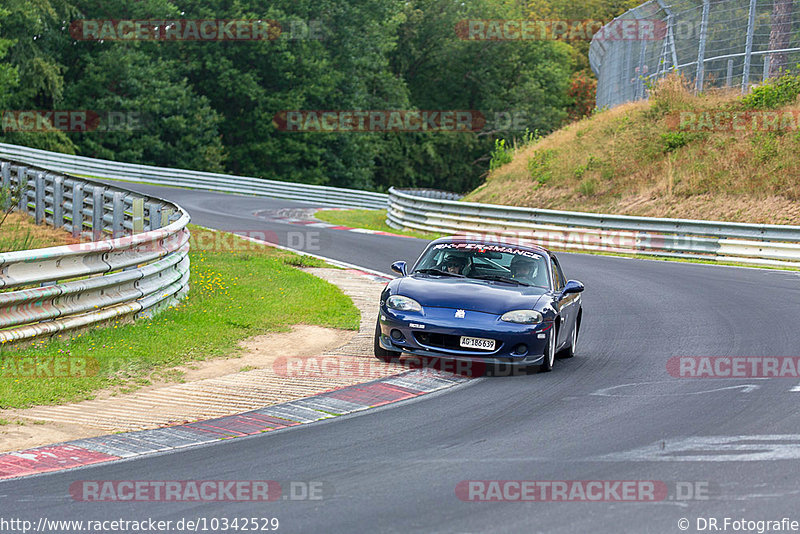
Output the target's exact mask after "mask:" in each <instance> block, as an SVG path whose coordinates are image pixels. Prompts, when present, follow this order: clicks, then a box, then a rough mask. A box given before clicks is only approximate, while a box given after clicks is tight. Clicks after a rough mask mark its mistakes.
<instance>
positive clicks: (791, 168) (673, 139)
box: [465, 76, 800, 224]
mask: <svg viewBox="0 0 800 534" xmlns="http://www.w3.org/2000/svg"><path fill="white" fill-rule="evenodd" d="M798 92H800V77H797V76H784V77H783V78H781V79H779V80H776V81H772V82H770V83H769V84H766V85H762V86H760V87H758V88H756V89H754V90H753V91H752V92H751V93H750V94H749V95H748V96H746V97H741V96H740V95H739V94H738V91H727V92H714V93H706V94H701V95H698V96H693V95H692V94H691V93H690V92H689V91H688V90H687V89H686V88H685V87H684V85H683V83H682V81H681V79H680V78H678V77H671V78H668V79H667V80H664V81H663V82H661V83H660V84H659V85H658V86H656V87H654V88H653V89H652V91H651V98H650V100H649V101H647V102H636V103H629V104H626V105H622V106H619V107H617V108H614V109H611V110H607V111H603V112H600V113H596V114H595V115H593V116H592V117H589V118H587V119H584V120H581V121H579V122H576V123H573V124H571V125H569V126H567V127H565V128H563V129H561V130H558V131H556V132H554V133H553V134H551V135H549V136H547V137H545V138H541V139H536V140H533V141H532V142H529V143H527V144H523V145H521V146H517V148H516V149H513V150H512V153H511V154H502V149H501V151H500V152H501V153H497V152H496V153H495V159H499V160H502V158H503V156H504V155H505V156H506V158H507V159H510V162H509V163H507V164H505V165H502V166H500V167H499V168H496V169H494V170H493V171H492V172H491V173H490V175H489V176H488V179H487V181H486V182H485V183H484V184H483V185H481V186H480V187H478V188H477V189H476V190H474V191H473V192H472V193H470V194H469V195H468V196H467V197H466V198H465V200H469V201H475V202H486V203H493V204H507V205H514V206H530V207H536V208H550V209H565V210H573V211H591V212H606V213H618V214H628V215H640V216H655V217H679V218H695V219H712V220H725V221H741V222H759V223H775V224H800V205H798V202H797V201H798V199H800V165H798V163H800V131H799V130H798V129H797V126H798V123H799V122H800V101H798ZM775 112H778V113H777V115H775ZM704 113H705V115H704ZM725 113H730V115H728V116H726V115H724V114H725ZM726 117H737V118H738V120H739V122H738V123H737V125H738V126H742V125H744V127H741V128H738V129H734V128H732V127H731V126H732V125H733V124H734V123H733V120H732V119H729V120H728V121H727V122H726ZM774 117H778V119H779V120H778V121H777V122H776V123H775V124H770V120H771V119H772V118H774ZM708 118H711V119H717V120H719V119H721V121H722V122H721V123H720V124H721V126H714V125H713V124H708V125H707V124H703V123H702V121H703V120H704V119H708ZM754 120H755V121H756V123H757V126H756V127H753V121H754ZM692 121H696V122H694V123H692ZM764 121H767V122H766V124H765V123H764ZM691 124H694V126H692V125H691ZM709 126H710V127H709ZM509 156H510V157H509Z"/></svg>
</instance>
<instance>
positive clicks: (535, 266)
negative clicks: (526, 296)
mask: <svg viewBox="0 0 800 534" xmlns="http://www.w3.org/2000/svg"><path fill="white" fill-rule="evenodd" d="M538 272H539V263H538V262H537V261H535V260H533V259H531V258H527V257H525V256H514V259H512V260H511V276H512V277H513V278H516V279H519V280H522V281H524V282H527V283H533V282H534V279H535V278H536V275H537V274H538Z"/></svg>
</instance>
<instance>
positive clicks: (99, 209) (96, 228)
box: [92, 186, 105, 241]
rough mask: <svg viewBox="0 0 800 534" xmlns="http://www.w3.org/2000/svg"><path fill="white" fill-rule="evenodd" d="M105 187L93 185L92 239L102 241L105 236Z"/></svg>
mask: <svg viewBox="0 0 800 534" xmlns="http://www.w3.org/2000/svg"><path fill="white" fill-rule="evenodd" d="M104 193H105V188H104V187H97V186H94V187H92V240H93V241H100V238H101V237H103V213H104V212H105V209H104V208H105V206H104V205H103V204H104V202H105V198H104V197H105V195H104Z"/></svg>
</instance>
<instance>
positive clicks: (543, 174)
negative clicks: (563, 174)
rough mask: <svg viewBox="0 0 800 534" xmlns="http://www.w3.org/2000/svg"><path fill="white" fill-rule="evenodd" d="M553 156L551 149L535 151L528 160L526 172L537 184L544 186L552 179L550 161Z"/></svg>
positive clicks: (554, 152)
mask: <svg viewBox="0 0 800 534" xmlns="http://www.w3.org/2000/svg"><path fill="white" fill-rule="evenodd" d="M555 155H556V151H555V150H552V149H547V150H537V151H536V152H534V153H533V155H532V156H531V157H530V159H528V171H529V172H530V173H531V178H533V179H534V180H536V182H537V183H538V184H540V185H544V184H546V183H547V182H548V181H550V178H552V177H553V172H552V170H551V169H550V161H551V160H552V159H553V158H554V157H555Z"/></svg>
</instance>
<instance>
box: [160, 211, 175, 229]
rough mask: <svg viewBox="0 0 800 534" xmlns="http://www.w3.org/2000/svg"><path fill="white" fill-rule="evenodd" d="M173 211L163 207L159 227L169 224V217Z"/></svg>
mask: <svg viewBox="0 0 800 534" xmlns="http://www.w3.org/2000/svg"><path fill="white" fill-rule="evenodd" d="M172 213H173V211H172V210H171V209H170V208H163V209H162V210H161V227H162V228H163V227H165V226H169V218H170V217H172Z"/></svg>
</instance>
